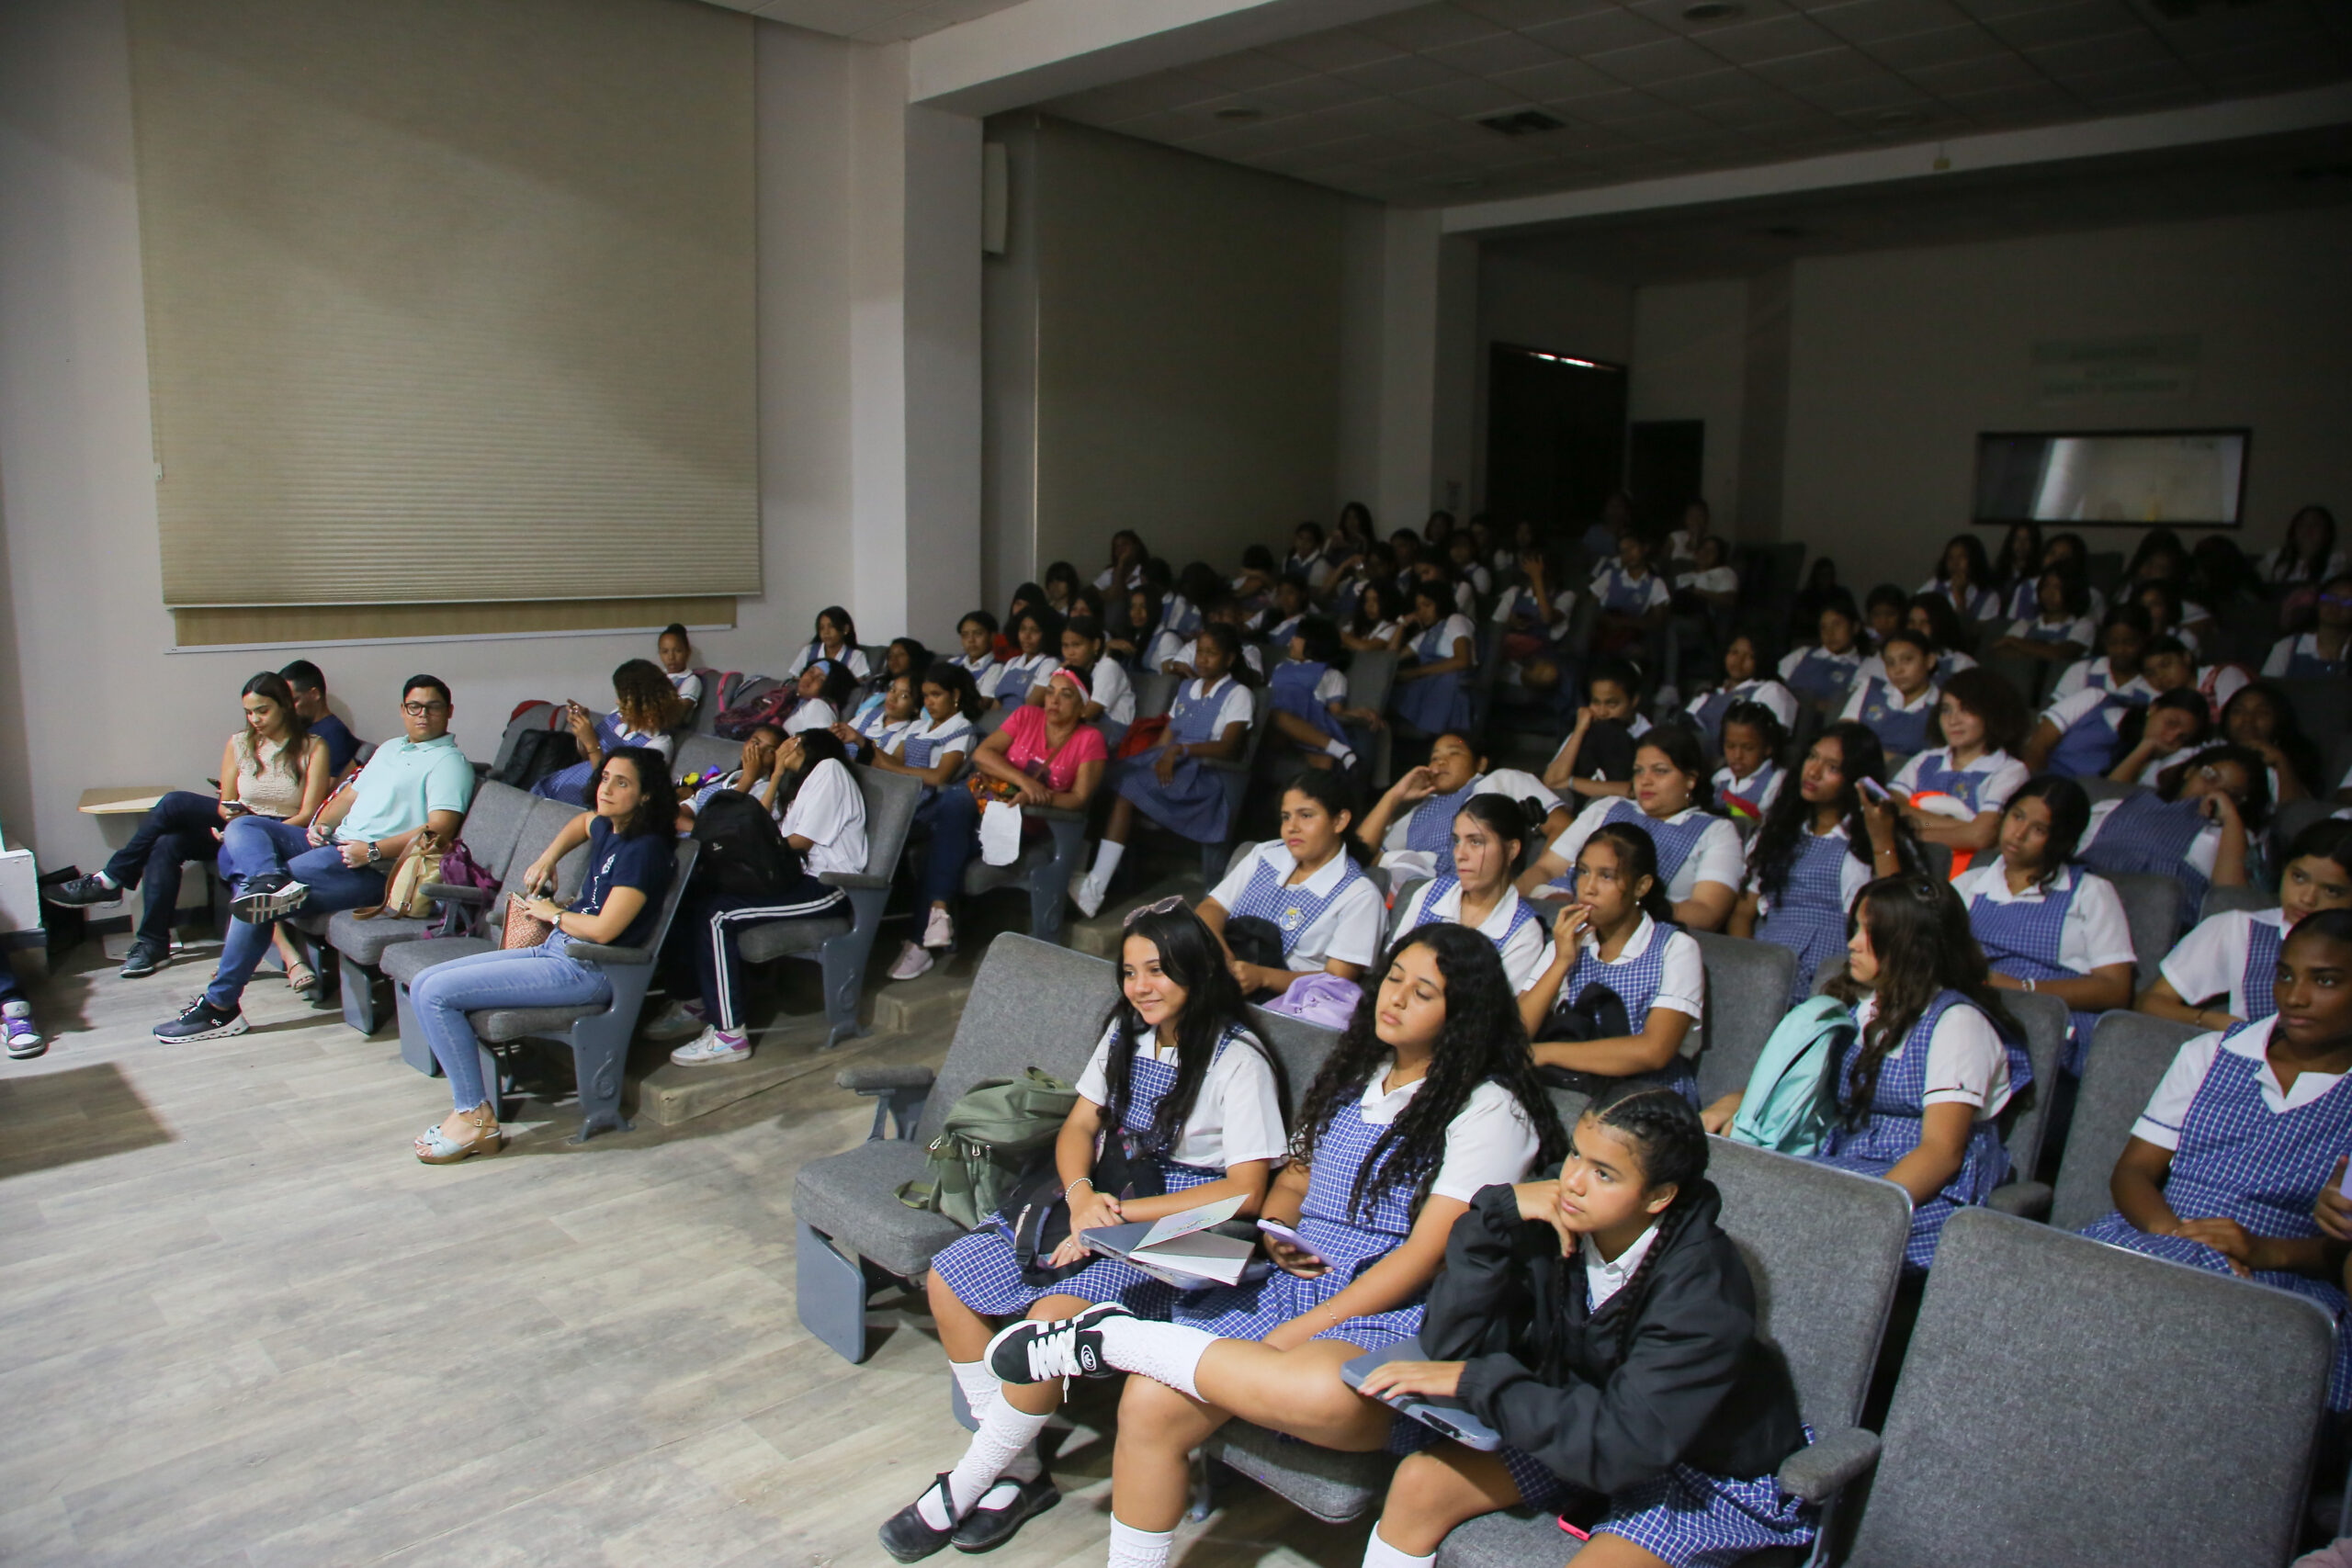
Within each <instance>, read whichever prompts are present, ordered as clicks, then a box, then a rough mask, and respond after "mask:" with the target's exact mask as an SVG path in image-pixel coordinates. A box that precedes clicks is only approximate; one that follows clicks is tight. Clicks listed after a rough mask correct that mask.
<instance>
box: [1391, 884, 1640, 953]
mask: <svg viewBox="0 0 2352 1568" xmlns="http://www.w3.org/2000/svg"><path fill="white" fill-rule="evenodd" d="M1461 890H1462V879H1461V878H1460V877H1458V876H1456V875H1454V874H1453V873H1452V872H1450V871H1449V872H1444V873H1442V874H1439V875H1438V876H1437V877H1436V878H1435V879H1434V880H1432V881H1431V882H1430V885H1429V886H1427V887H1425V888H1423V889H1422V890H1421V894H1420V899H1419V905H1418V907H1417V908H1416V911H1415V913H1414V915H1413V923H1412V924H1411V925H1409V926H1408V927H1406V928H1405V930H1406V931H1419V930H1420V928H1421V927H1423V926H1434V925H1442V924H1444V923H1446V920H1447V917H1446V916H1443V915H1441V914H1439V913H1438V912H1437V907H1438V904H1439V902H1440V901H1441V900H1442V899H1443V898H1444V897H1446V896H1447V895H1449V894H1456V893H1459V892H1461ZM1503 897H1506V898H1509V899H1510V901H1511V911H1510V924H1509V925H1508V926H1505V927H1504V928H1503V934H1502V935H1500V936H1498V937H1495V938H1492V939H1490V940H1492V941H1493V942H1494V944H1495V951H1496V952H1497V953H1500V952H1502V951H1503V950H1504V949H1505V948H1507V947H1509V946H1510V939H1511V938H1513V937H1515V936H1517V935H1518V934H1519V933H1520V932H1521V931H1522V930H1524V929H1525V928H1526V927H1528V926H1532V925H1541V924H1542V923H1543V919H1544V918H1543V917H1542V916H1541V915H1538V914H1537V913H1536V912H1535V906H1534V905H1532V904H1530V903H1529V902H1528V901H1527V900H1526V899H1524V898H1521V897H1519V896H1518V895H1517V894H1515V893H1513V892H1511V891H1510V889H1509V888H1505V889H1504V890H1503ZM1454 908H1456V909H1457V910H1458V909H1459V908H1461V906H1460V905H1458V904H1457V905H1456V906H1454ZM1453 923H1454V924H1456V925H1459V924H1461V921H1460V919H1458V918H1456V919H1454V920H1453ZM1397 934H1398V935H1400V936H1401V935H1402V934H1404V933H1403V932H1401V931H1400V932H1398V933H1397ZM1650 945H1651V946H1653V947H1655V946H1657V943H1656V942H1652V943H1651V944H1650Z"/></svg>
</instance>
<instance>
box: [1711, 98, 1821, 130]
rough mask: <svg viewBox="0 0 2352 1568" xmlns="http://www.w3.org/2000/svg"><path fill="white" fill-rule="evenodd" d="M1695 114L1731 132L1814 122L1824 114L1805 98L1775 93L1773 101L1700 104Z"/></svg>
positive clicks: (1761, 99)
mask: <svg viewBox="0 0 2352 1568" xmlns="http://www.w3.org/2000/svg"><path fill="white" fill-rule="evenodd" d="M1691 112H1692V113H1693V114H1696V115H1699V116H1702V118H1706V119H1710V120H1713V122H1714V123H1715V124H1717V125H1720V126H1724V127H1727V128H1730V129H1732V130H1747V129H1753V128H1756V127H1759V126H1768V125H1787V124H1789V123H1791V122H1792V121H1794V120H1805V119H1811V118H1814V117H1815V116H1816V115H1818V114H1819V113H1820V112H1821V111H1820V110H1819V109H1816V108H1815V107H1813V106H1812V105H1811V104H1808V103H1806V102H1805V101H1804V99H1803V98H1793V97H1791V96H1788V95H1787V94H1785V93H1776V94H1775V95H1774V96H1771V97H1770V98H1742V99H1739V100H1737V101H1736V102H1732V103H1721V104H1698V105H1694V106H1692V107H1691Z"/></svg>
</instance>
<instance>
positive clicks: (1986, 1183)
mask: <svg viewBox="0 0 2352 1568" xmlns="http://www.w3.org/2000/svg"><path fill="white" fill-rule="evenodd" d="M1971 1005H1973V1004H1971V1003H1970V1002H1969V1000H1968V999H1967V998H1965V997H1962V995H1961V994H1960V993H1959V992H1958V991H1945V992H1943V993H1941V994H1940V995H1939V996H1938V997H1937V998H1936V999H1935V1001H1934V1002H1933V1004H1931V1005H1930V1006H1929V1007H1928V1010H1927V1011H1926V1012H1924V1013H1922V1014H1920V1015H1919V1021H1918V1022H1917V1023H1915V1024H1913V1025H1912V1026H1911V1032H1910V1033H1909V1034H1907V1035H1905V1036H1904V1039H1903V1054H1902V1055H1899V1056H1893V1057H1889V1058H1887V1059H1886V1060H1885V1061H1883V1062H1882V1063H1880V1064H1879V1073H1878V1082H1877V1084H1876V1085H1875V1086H1874V1088H1873V1089H1872V1091H1871V1110H1870V1119H1869V1120H1868V1121H1866V1122H1863V1123H1862V1125H1861V1126H1860V1128H1858V1129H1849V1128H1847V1127H1844V1126H1842V1125H1839V1126H1833V1127H1832V1128H1831V1129H1830V1130H1829V1135H1828V1137H1827V1138H1826V1140H1825V1141H1824V1142H1823V1144H1822V1152H1821V1153H1820V1154H1818V1155H1816V1156H1813V1157H1814V1158H1815V1159H1818V1160H1819V1161H1820V1162H1821V1163H1822V1164H1824V1165H1834V1166H1836V1167H1838V1168H1839V1169H1841V1170H1853V1171H1860V1173H1861V1174H1862V1175H1864V1176H1884V1175H1885V1174H1886V1173H1887V1172H1888V1171H1890V1170H1893V1169H1894V1166H1895V1162H1896V1161H1898V1160H1900V1159H1902V1158H1903V1156H1905V1155H1907V1154H1909V1153H1910V1152H1911V1151H1912V1150H1914V1149H1916V1148H1917V1147H1918V1146H1919V1134H1920V1133H1921V1131H1922V1130H1923V1129H1924V1127H1925V1125H1926V1121H1925V1118H1926V1116H1927V1103H1926V1099H1925V1097H1926V1094H1927V1090H1928V1039H1929V1037H1930V1036H1932V1035H1933V1034H1934V1033H1935V1032H1936V1022H1937V1021H1938V1020H1939V1019H1941V1018H1942V1017H1943V1015H1944V1014H1945V1013H1946V1012H1948V1011H1950V1010H1951V1009H1953V1008H1956V1007H1968V1006H1971ZM2004 1043H2007V1042H2006V1041H2005V1042H2004ZM1861 1054H1862V1036H1861V1035H1860V1034H1859V1033H1858V1034H1856V1035H1855V1037H1854V1039H1853V1041H1852V1043H1849V1045H1848V1046H1847V1047H1846V1055H1845V1059H1844V1060H1843V1061H1841V1062H1840V1063H1838V1084H1839V1086H1840V1088H1841V1089H1850V1087H1851V1084H1852V1081H1853V1072H1854V1064H1855V1062H1856V1060H1857V1059H1858V1058H1859V1057H1860V1055H1861ZM2032 1081H2033V1066H2032V1064H2031V1063H2030V1062H2029V1061H2028V1060H2027V1059H2026V1055H2025V1053H2024V1052H2023V1051H2021V1050H2019V1049H2018V1047H2017V1046H2016V1045H2015V1044H2009V1089H2010V1092H2011V1093H2012V1094H2021V1093H2023V1092H2024V1090H2025V1088H2026V1086H2027V1085H2028V1084H2030V1083H2031V1082H2032ZM1841 1098H1842V1095H1841ZM2008 1173H2009V1156H2008V1151H2007V1150H2006V1149H2004V1148H2003V1147H2002V1146H2001V1134H2000V1131H1999V1129H1998V1128H1997V1127H1996V1125H1995V1124H1994V1122H1992V1121H1990V1120H1986V1121H1981V1122H1977V1123H1976V1126H1975V1128H1974V1129H1973V1131H1972V1132H1970V1134H1968V1153H1967V1156H1966V1157H1964V1158H1963V1159H1962V1161H1961V1164H1960V1169H1959V1171H1958V1172H1956V1173H1955V1174H1954V1175H1953V1177H1952V1179H1951V1180H1950V1181H1947V1182H1946V1183H1944V1188H1943V1190H1942V1191H1940V1192H1939V1193H1937V1194H1936V1195H1935V1196H1934V1197H1933V1198H1930V1199H1928V1201H1926V1202H1925V1203H1921V1204H1919V1205H1917V1207H1915V1208H1914V1209H1913V1210H1912V1211H1911V1238H1910V1240H1909V1241H1908V1242H1906V1243H1905V1245H1904V1248H1903V1266H1904V1267H1905V1269H1925V1268H1927V1267H1928V1265H1929V1264H1930V1263H1933V1262H1934V1261H1935V1259H1936V1243H1937V1241H1938V1240H1939V1239H1940V1238H1941V1237H1942V1235H1943V1234H1944V1224H1945V1222H1947V1221H1949V1220H1950V1219H1951V1216H1952V1213H1953V1211H1955V1210H1957V1209H1958V1208H1959V1207H1960V1206H1961V1205H1962V1204H1963V1203H1982V1202H1983V1201H1985V1198H1986V1197H1987V1196H1988V1195H1990V1194H1991V1192H1992V1190H1993V1189H1994V1188H1996V1187H1998V1186H1999V1185H2000V1184H2001V1180H2002V1179H2003V1178H2004V1177H2006V1176H2007V1175H2008Z"/></svg>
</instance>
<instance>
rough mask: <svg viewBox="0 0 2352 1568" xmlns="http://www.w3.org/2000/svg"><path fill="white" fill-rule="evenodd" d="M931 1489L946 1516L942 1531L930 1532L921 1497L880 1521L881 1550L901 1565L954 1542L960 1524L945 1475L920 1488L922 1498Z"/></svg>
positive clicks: (942, 1473)
mask: <svg viewBox="0 0 2352 1568" xmlns="http://www.w3.org/2000/svg"><path fill="white" fill-rule="evenodd" d="M933 1490H936V1491H937V1492H938V1493H939V1501H940V1504H941V1506H943V1507H944V1509H945V1511H946V1514H947V1518H948V1525H947V1528H946V1529H933V1528H932V1526H931V1521H930V1520H929V1519H926V1518H924V1517H922V1506H921V1505H922V1497H918V1498H916V1499H915V1500H914V1501H913V1502H911V1503H910V1504H908V1505H907V1506H905V1507H903V1508H901V1509H899V1511H898V1512H897V1513H895V1514H892V1515H891V1516H890V1517H888V1519H885V1520H884V1521H883V1522H882V1529H881V1531H880V1535H881V1538H882V1550H883V1551H887V1552H888V1553H889V1554H890V1555H891V1556H892V1557H894V1558H896V1559H898V1560H899V1562H922V1560H923V1559H924V1558H926V1557H928V1556H930V1555H931V1554H932V1553H933V1552H934V1551H938V1550H939V1549H940V1548H941V1547H943V1546H945V1545H946V1544H947V1543H948V1542H949V1541H950V1540H954V1539H955V1537H956V1526H957V1525H959V1524H961V1523H962V1522H963V1521H962V1520H960V1519H958V1518H956V1493H955V1490H954V1489H953V1488H952V1487H950V1486H949V1485H948V1484H947V1472H945V1471H944V1470H943V1471H941V1472H939V1478H938V1479H937V1480H935V1481H933V1483H931V1485H930V1486H926V1487H924V1488H923V1494H922V1496H923V1497H928V1496H930V1495H932V1492H933Z"/></svg>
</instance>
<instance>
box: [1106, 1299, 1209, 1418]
mask: <svg viewBox="0 0 2352 1568" xmlns="http://www.w3.org/2000/svg"><path fill="white" fill-rule="evenodd" d="M1214 1344H1216V1335H1214V1334H1211V1333H1210V1332H1209V1331H1208V1330H1207V1329H1205V1328H1194V1327H1193V1326H1191V1325H1188V1324H1182V1323H1153V1322H1149V1321H1148V1320H1147V1319H1144V1318H1140V1317H1114V1318H1110V1319H1107V1320H1105V1321H1104V1323H1103V1359H1104V1360H1106V1361H1108V1362H1110V1363H1111V1364H1112V1365H1113V1366H1114V1367H1116V1368H1118V1369H1119V1370H1120V1371H1123V1372H1136V1373H1139V1374H1140V1375H1142V1376H1144V1377H1148V1378H1149V1379H1151V1380H1152V1382H1163V1383H1166V1384H1167V1385H1168V1386H1169V1387H1170V1388H1172V1389H1174V1390H1175V1391H1176V1392H1177V1393H1188V1394H1191V1395H1192V1396H1193V1398H1194V1399H1198V1398H1200V1397H1201V1391H1200V1387H1199V1385H1198V1384H1196V1383H1195V1382H1193V1373H1195V1372H1197V1371H1200V1367H1201V1358H1202V1357H1203V1356H1204V1355H1206V1354H1207V1353H1208V1348H1209V1347H1210V1346H1212V1345H1214Z"/></svg>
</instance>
